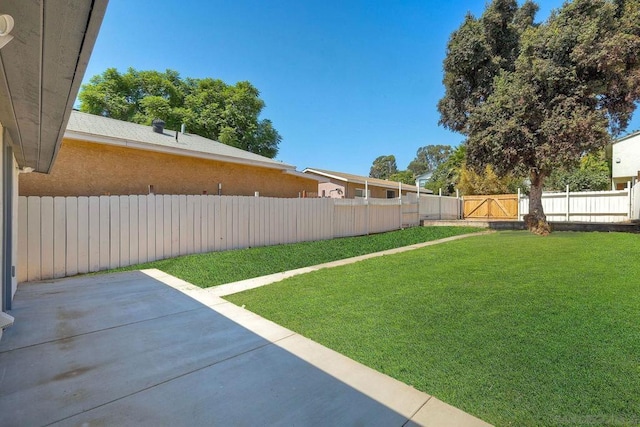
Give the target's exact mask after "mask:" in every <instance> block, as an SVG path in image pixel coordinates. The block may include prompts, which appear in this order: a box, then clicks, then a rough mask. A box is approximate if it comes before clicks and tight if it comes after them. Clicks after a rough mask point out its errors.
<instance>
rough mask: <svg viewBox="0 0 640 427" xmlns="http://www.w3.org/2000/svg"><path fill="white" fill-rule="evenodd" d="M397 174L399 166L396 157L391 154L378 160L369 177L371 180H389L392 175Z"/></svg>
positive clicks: (373, 165)
mask: <svg viewBox="0 0 640 427" xmlns="http://www.w3.org/2000/svg"><path fill="white" fill-rule="evenodd" d="M397 172H398V166H397V165H396V156H394V155H393V154H391V155H388V156H380V157H378V158H376V159H375V160H374V161H373V164H372V165H371V169H370V170H369V176H370V177H371V178H378V179H389V177H390V176H391V175H393V174H394V173H397Z"/></svg>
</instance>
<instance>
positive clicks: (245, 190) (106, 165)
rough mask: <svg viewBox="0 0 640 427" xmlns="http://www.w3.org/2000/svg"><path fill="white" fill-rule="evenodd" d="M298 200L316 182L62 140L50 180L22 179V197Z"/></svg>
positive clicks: (37, 176) (33, 175)
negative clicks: (208, 196)
mask: <svg viewBox="0 0 640 427" xmlns="http://www.w3.org/2000/svg"><path fill="white" fill-rule="evenodd" d="M218 183H222V194H223V195H238V196H253V195H254V193H255V192H256V191H258V192H259V193H260V196H264V197H298V195H299V194H302V192H303V191H306V192H307V193H314V194H315V193H317V191H318V182H317V181H316V180H313V179H305V178H303V177H298V176H294V175H289V174H285V173H283V172H282V171H279V170H275V169H267V168H261V167H253V166H246V165H238V164H233V163H223V162H218V161H214V160H206V159H198V158H193V157H184V156H175V155H170V154H165V153H157V152H152V151H145V150H138V149H132V148H125V147H117V146H110V145H104V144H96V143H91V142H84V141H75V140H69V139H65V140H63V142H62V146H61V147H60V151H59V153H58V157H57V158H56V162H55V165H54V166H53V169H52V171H51V174H49V175H45V174H39V173H30V174H21V175H20V195H21V196H101V195H128V194H148V188H149V185H153V187H154V193H155V194H202V192H203V191H207V193H208V194H218Z"/></svg>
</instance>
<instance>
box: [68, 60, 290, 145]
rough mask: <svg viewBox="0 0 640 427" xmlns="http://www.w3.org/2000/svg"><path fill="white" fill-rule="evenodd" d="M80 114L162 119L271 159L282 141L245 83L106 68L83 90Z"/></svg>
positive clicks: (252, 89)
mask: <svg viewBox="0 0 640 427" xmlns="http://www.w3.org/2000/svg"><path fill="white" fill-rule="evenodd" d="M78 98H79V100H80V110H81V111H84V112H87V113H91V114H97V115H101V116H106V117H112V118H115V119H118V120H124V121H128V122H134V123H140V124H151V122H152V121H153V120H154V119H156V118H159V119H162V120H164V121H165V123H166V124H167V126H168V127H169V128H171V129H179V128H180V126H181V124H183V123H184V124H185V125H186V127H187V131H188V132H190V133H194V134H196V135H200V136H204V137H205V138H210V139H214V140H217V141H220V142H222V143H224V144H227V145H231V146H234V147H238V148H241V149H243V150H246V151H250V152H252V153H256V154H260V155H263V156H266V157H270V158H273V157H275V155H276V154H277V152H278V144H279V143H280V141H281V137H280V135H279V134H278V132H277V131H276V130H275V128H274V127H273V124H272V123H271V121H270V120H268V119H260V113H261V112H262V109H263V108H264V106H265V104H264V101H263V100H262V99H260V92H259V91H258V89H256V88H255V87H254V86H253V85H252V84H251V83H249V82H246V81H245V82H238V83H236V84H235V85H228V84H226V83H225V82H223V81H222V80H216V79H211V78H204V79H192V78H186V79H182V78H181V77H180V76H179V74H178V73H177V72H175V71H172V70H167V71H165V72H159V71H137V70H135V69H133V68H129V69H128V70H127V72H126V73H120V72H118V70H116V69H115V68H109V69H107V70H106V71H105V72H104V73H102V74H99V75H96V76H93V77H92V78H91V79H90V80H89V83H87V84H85V85H83V86H82V89H81V91H80V94H79V95H78Z"/></svg>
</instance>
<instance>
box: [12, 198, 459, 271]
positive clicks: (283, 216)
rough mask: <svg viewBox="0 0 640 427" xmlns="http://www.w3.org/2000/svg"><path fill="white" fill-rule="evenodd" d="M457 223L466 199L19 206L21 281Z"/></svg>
mask: <svg viewBox="0 0 640 427" xmlns="http://www.w3.org/2000/svg"><path fill="white" fill-rule="evenodd" d="M435 209H437V215H439V217H440V218H442V219H456V218H459V215H460V200H459V199H457V198H455V197H439V196H420V199H419V200H415V198H406V199H328V198H320V199H307V198H302V199H279V198H268V197H248V196H214V195H129V196H99V197H98V196H94V197H36V196H30V197H25V196H21V197H19V198H18V218H20V221H19V223H18V263H17V267H18V268H17V278H18V282H25V281H34V280H43V279H51V278H60V277H67V276H73V275H76V274H82V273H90V272H96V271H102V270H107V269H114V268H119V267H124V266H128V265H133V264H139V263H145V262H150V261H155V260H159V259H165V258H173V257H177V256H181V255H188V254H193V253H203V252H212V251H216V252H217V251H226V250H230V249H240V248H248V247H259V246H271V245H278V244H286V243H296V242H305V241H315V240H326V239H332V238H335V237H347V236H359V235H366V234H372V233H381V232H385V231H391V230H398V229H401V228H404V227H410V226H415V225H418V224H419V222H420V220H421V219H422V218H424V217H433V215H435V214H434V213H433V212H432V211H434V212H435Z"/></svg>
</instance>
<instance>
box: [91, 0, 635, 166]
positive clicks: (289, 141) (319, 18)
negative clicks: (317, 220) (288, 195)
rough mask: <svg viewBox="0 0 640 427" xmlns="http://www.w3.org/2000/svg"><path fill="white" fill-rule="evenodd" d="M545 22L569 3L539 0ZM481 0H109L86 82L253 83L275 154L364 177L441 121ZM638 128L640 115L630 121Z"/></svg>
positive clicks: (422, 140) (407, 154) (411, 153)
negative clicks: (453, 50) (130, 78)
mask: <svg viewBox="0 0 640 427" xmlns="http://www.w3.org/2000/svg"><path fill="white" fill-rule="evenodd" d="M538 4H539V5H540V6H541V10H540V12H539V13H538V20H539V21H540V20H543V19H545V18H546V17H547V16H548V15H549V12H550V10H552V9H555V8H557V7H560V6H561V4H562V0H542V1H539V2H538ZM484 6H485V1H484V0H467V1H464V0H449V1H429V0H422V1H415V0H404V1H401V0H396V1H391V0H388V1H386V0H384V1H364V0H362V1H355V0H337V1H336V0H325V1H316V0H268V1H265V0H233V1H228V0H225V1H222V0H207V1H195V0H135V1H131V0H110V1H109V6H108V8H107V13H106V16H105V19H104V22H103V24H102V28H101V30H100V34H99V36H98V39H97V41H96V46H95V48H94V51H93V54H92V56H91V60H90V62H89V66H88V69H87V72H86V75H85V82H86V81H88V80H89V78H90V77H91V76H93V75H95V74H100V73H102V72H103V71H104V70H105V69H107V68H109V67H115V68H117V69H119V70H120V71H122V72H124V71H126V69H127V68H129V67H133V68H136V69H138V70H161V71H164V70H165V69H173V70H176V71H178V72H179V73H180V75H181V76H182V77H194V78H202V77H213V78H219V79H222V80H224V81H225V82H226V83H229V84H234V83H235V82H237V81H242V80H248V81H250V82H251V83H252V84H253V85H254V86H256V87H257V88H258V89H259V90H260V92H261V97H262V99H263V100H264V101H265V102H266V104H267V106H266V108H265V109H264V110H263V114H262V117H263V118H268V119H271V120H272V122H273V124H274V126H275V128H276V129H277V130H278V132H280V134H281V135H282V142H281V143H280V151H279V153H278V156H277V159H279V160H282V161H283V162H286V163H290V164H293V165H296V166H297V167H298V169H299V170H302V169H304V168H305V167H316V168H322V169H331V170H338V171H343V172H349V173H354V174H359V175H368V174H369V168H370V167H371V163H372V162H373V160H374V159H375V158H376V157H378V156H380V155H388V154H393V155H395V156H396V160H397V164H398V168H399V169H405V168H406V167H407V165H408V164H409V162H410V161H411V160H412V159H413V158H414V157H415V153H416V150H417V149H418V148H419V147H421V146H424V145H429V144H449V145H458V144H459V143H460V142H461V141H462V140H463V137H462V136H461V135H459V134H455V133H452V132H449V131H447V130H445V129H444V128H442V127H440V126H438V119H439V115H438V112H437V110H436V104H437V102H438V100H439V99H440V98H441V97H442V95H443V93H444V89H443V86H442V61H443V59H444V56H445V49H446V43H447V40H448V38H449V35H450V34H451V32H452V31H454V30H455V29H456V28H458V27H459V26H460V24H461V23H462V20H463V19H464V16H465V14H466V13H467V11H470V12H471V13H473V14H474V15H476V16H479V15H480V14H481V13H482V11H483V9H484ZM636 129H640V112H638V113H636V117H635V119H634V120H633V122H632V123H631V124H630V126H629V128H628V130H629V131H631V130H636Z"/></svg>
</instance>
